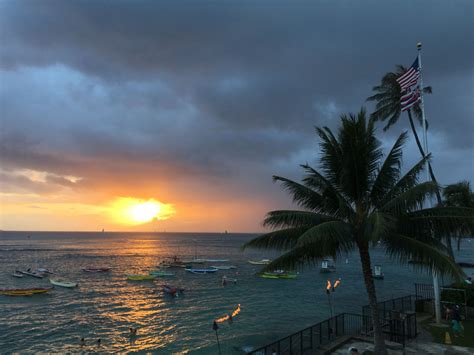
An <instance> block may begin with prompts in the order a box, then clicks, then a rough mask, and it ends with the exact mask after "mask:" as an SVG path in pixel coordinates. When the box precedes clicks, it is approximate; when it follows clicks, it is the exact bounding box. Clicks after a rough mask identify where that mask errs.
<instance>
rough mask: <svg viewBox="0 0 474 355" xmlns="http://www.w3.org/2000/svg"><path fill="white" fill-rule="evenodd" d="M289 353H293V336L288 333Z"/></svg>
mask: <svg viewBox="0 0 474 355" xmlns="http://www.w3.org/2000/svg"><path fill="white" fill-rule="evenodd" d="M290 355H293V336H292V335H290Z"/></svg>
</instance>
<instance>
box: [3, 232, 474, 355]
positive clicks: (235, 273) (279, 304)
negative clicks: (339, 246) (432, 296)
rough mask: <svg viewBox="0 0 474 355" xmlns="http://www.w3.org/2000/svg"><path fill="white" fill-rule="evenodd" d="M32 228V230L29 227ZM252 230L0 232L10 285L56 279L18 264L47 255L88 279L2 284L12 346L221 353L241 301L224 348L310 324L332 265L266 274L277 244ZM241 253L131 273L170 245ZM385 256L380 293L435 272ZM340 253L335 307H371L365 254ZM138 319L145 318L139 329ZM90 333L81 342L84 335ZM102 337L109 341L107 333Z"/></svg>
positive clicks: (6, 345) (7, 343)
mask: <svg viewBox="0 0 474 355" xmlns="http://www.w3.org/2000/svg"><path fill="white" fill-rule="evenodd" d="M28 236H31V237H30V238H28ZM252 237H254V235H250V234H227V235H224V234H197V233H189V234H187V233H180V234H178V233H176V234H175V233H60V232H58V233H51V232H41V233H40V232H28V233H26V232H2V233H1V234H0V287H31V286H44V287H45V286H49V282H48V280H47V279H43V280H39V279H33V278H30V277H25V278H23V279H16V278H13V277H11V276H10V273H11V272H13V271H14V270H15V269H17V268H20V269H27V268H30V267H31V268H32V269H34V268H38V267H44V268H48V269H51V270H53V271H54V272H55V273H57V274H58V275H60V276H61V277H64V278H66V279H70V280H76V281H78V282H79V287H78V288H77V289H64V288H55V289H54V290H53V291H51V292H49V293H48V294H44V295H36V296H32V297H8V296H1V295H0V324H1V332H0V352H2V353H6V352H46V351H47V352H78V351H106V352H145V351H149V352H153V353H163V354H170V353H193V354H216V353H217V352H218V350H217V343H216V335H215V333H214V331H213V330H212V322H213V320H214V319H216V318H218V317H220V316H222V315H225V314H227V313H230V312H231V311H232V310H233V309H235V307H236V306H237V304H241V312H240V314H238V315H237V316H236V317H235V318H234V321H233V323H232V324H228V323H222V324H220V329H219V330H218V336H219V340H220V343H221V348H222V353H223V354H238V353H243V351H242V348H247V349H248V348H250V347H258V346H261V345H265V344H266V343H268V342H270V341H273V340H276V339H277V338H279V337H282V336H285V335H288V334H290V333H291V332H294V331H298V330H300V329H302V328H305V327H307V326H309V325H311V324H314V323H317V322H318V321H320V320H322V319H324V318H327V317H329V316H330V311H329V308H328V300H327V297H326V294H325V285H326V279H327V278H328V274H320V273H319V268H318V267H312V268H306V269H304V270H302V271H300V274H299V277H298V279H296V280H268V279H261V278H258V277H256V276H255V273H256V272H257V271H258V270H259V267H258V266H254V265H251V264H249V263H248V262H247V260H251V259H261V258H272V257H274V256H275V254H273V253H270V252H262V251H255V250H248V251H244V252H243V251H242V250H240V246H241V245H242V244H243V243H244V242H245V241H247V240H249V239H251V238H252ZM174 255H177V256H179V257H181V258H188V259H189V258H194V257H196V256H197V257H199V258H219V259H229V260H230V261H229V262H228V263H219V264H229V265H236V266H238V268H237V269H235V270H228V271H227V270H226V271H223V270H222V271H218V272H217V273H215V274H208V275H193V274H190V273H187V272H185V271H184V269H173V272H175V273H176V276H175V277H172V278H163V279H157V280H156V281H152V282H132V281H127V280H126V276H125V275H126V274H128V273H146V272H147V271H148V270H151V269H154V268H156V266H157V265H158V263H159V262H160V260H162V258H163V257H166V256H174ZM371 255H372V262H373V264H381V265H382V267H383V271H384V273H385V280H380V281H376V287H377V293H378V298H379V300H384V299H388V298H391V297H398V296H403V295H407V294H413V293H414V283H415V282H429V281H430V276H429V275H428V274H426V273H420V272H417V271H414V270H412V268H411V266H410V265H399V264H398V263H396V262H394V261H391V260H389V259H387V258H386V257H385V256H384V254H383V251H382V250H380V249H377V248H375V249H373V250H372V251H371ZM457 256H458V259H459V260H464V261H473V260H474V241H472V240H471V241H466V242H464V243H463V250H462V251H461V252H460V253H458V255H457ZM347 259H348V263H346V262H345V258H344V259H343V260H337V272H335V273H332V274H329V278H332V279H336V278H339V277H340V278H341V279H342V283H341V285H340V286H339V287H338V289H337V290H336V292H335V293H334V294H333V297H334V298H333V304H334V311H335V313H339V312H346V311H347V312H354V313H360V312H361V307H362V306H363V305H365V304H367V296H366V293H365V289H364V285H363V281H362V277H361V268H360V262H359V260H358V259H359V258H358V254H356V253H354V254H352V255H348V256H347ZM86 266H107V267H111V268H112V270H111V272H109V273H104V274H89V273H85V272H82V271H81V268H82V267H86ZM224 275H227V276H228V277H232V278H237V279H238V283H237V285H233V284H229V285H227V286H226V287H223V286H222V285H221V279H222V276H224ZM165 282H166V283H169V284H173V285H177V286H179V287H182V288H184V289H185V293H184V295H183V296H182V297H178V298H171V297H169V296H168V295H165V294H163V293H162V292H161V291H160V289H161V288H160V285H161V284H163V283H165ZM129 327H134V328H138V329H139V330H138V333H139V335H138V337H136V339H135V340H133V339H130V337H129V334H128V329H129ZM81 337H84V338H85V339H86V345H85V346H84V347H81V346H80V343H79V342H80V338H81ZM98 338H100V339H101V347H100V348H98V347H97V345H96V340H97V339H98Z"/></svg>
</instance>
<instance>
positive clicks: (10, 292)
mask: <svg viewBox="0 0 474 355" xmlns="http://www.w3.org/2000/svg"><path fill="white" fill-rule="evenodd" d="M51 290H52V287H37V288H2V289H0V294H1V295H6V296H31V295H35V294H40V293H46V292H49V291H51Z"/></svg>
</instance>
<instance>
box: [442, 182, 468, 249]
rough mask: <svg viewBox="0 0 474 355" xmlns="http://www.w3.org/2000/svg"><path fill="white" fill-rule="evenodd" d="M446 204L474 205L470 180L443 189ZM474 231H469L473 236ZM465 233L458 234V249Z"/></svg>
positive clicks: (458, 205) (457, 205)
mask: <svg viewBox="0 0 474 355" xmlns="http://www.w3.org/2000/svg"><path fill="white" fill-rule="evenodd" d="M443 197H444V201H443V202H444V205H445V206H456V207H470V208H473V207H474V193H473V192H472V190H471V185H470V184H469V181H460V182H458V183H456V184H451V185H447V186H446V187H445V188H444V189H443ZM473 233H474V232H471V233H469V234H468V235H469V236H472V235H473ZM462 237H463V235H459V234H458V235H457V249H458V250H460V249H461V240H462Z"/></svg>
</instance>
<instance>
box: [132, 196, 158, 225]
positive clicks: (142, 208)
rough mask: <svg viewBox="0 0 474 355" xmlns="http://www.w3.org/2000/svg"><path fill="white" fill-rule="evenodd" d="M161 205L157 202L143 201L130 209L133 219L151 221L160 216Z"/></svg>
mask: <svg viewBox="0 0 474 355" xmlns="http://www.w3.org/2000/svg"><path fill="white" fill-rule="evenodd" d="M160 210H161V206H160V204H159V203H157V202H151V201H149V202H143V203H139V204H138V205H134V206H131V207H130V209H129V212H130V215H131V217H132V219H133V220H134V221H135V222H137V223H144V222H150V221H151V220H153V219H155V218H157V217H158V214H159V213H160Z"/></svg>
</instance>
